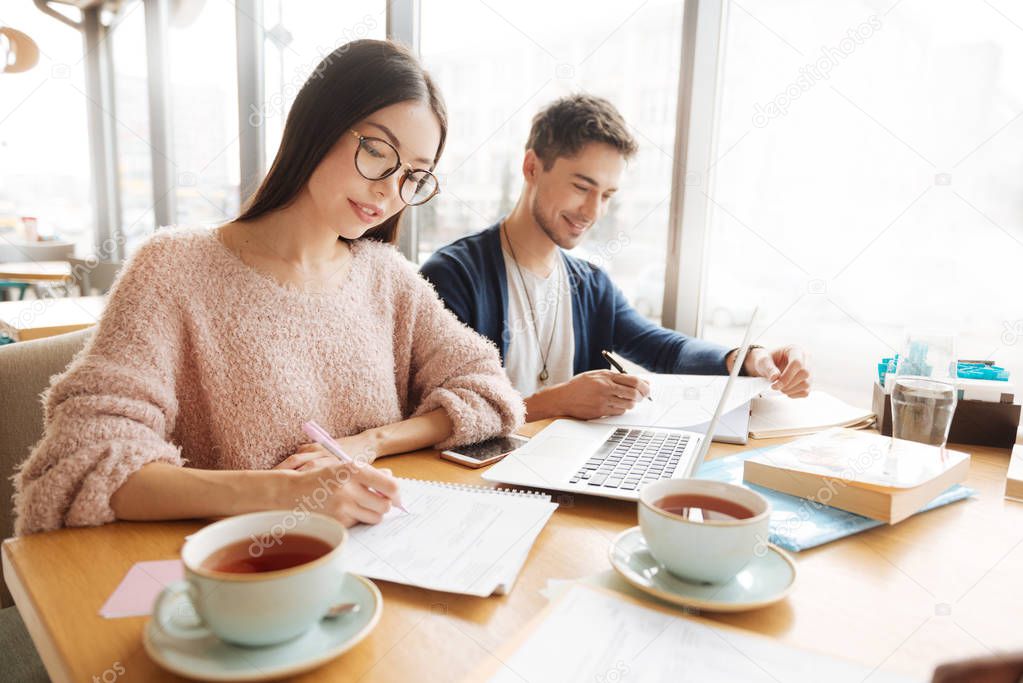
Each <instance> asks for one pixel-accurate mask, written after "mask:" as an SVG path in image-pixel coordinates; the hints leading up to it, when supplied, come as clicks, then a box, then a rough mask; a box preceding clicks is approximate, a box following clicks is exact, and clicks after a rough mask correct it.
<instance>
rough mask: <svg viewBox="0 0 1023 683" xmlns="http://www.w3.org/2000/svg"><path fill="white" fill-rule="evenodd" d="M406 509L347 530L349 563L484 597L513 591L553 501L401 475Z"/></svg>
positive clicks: (365, 571)
mask: <svg viewBox="0 0 1023 683" xmlns="http://www.w3.org/2000/svg"><path fill="white" fill-rule="evenodd" d="M399 482H400V485H401V500H402V503H403V504H404V505H405V507H406V508H408V509H409V512H410V514H405V513H404V512H402V511H400V510H398V509H396V508H395V509H392V510H391V511H390V512H388V513H387V514H386V515H385V516H384V519H383V521H382V522H380V523H379V524H376V525H365V524H364V525H359V526H357V527H354V528H352V529H351V530H350V538H349V542H348V565H347V569H348V570H349V571H351V572H353V573H355V574H361V575H363V576H368V577H370V578H372V579H381V580H384V581H394V582H396V583H404V584H408V585H412V586H419V587H421V588H430V589H433V590H439V591H447V592H450V593H464V594H467V595H477V596H480V597H486V596H488V595H492V594H494V593H498V594H504V593H507V592H508V591H509V590H511V586H512V584H513V583H514V582H515V579H516V577H517V576H518V574H519V571H520V570H521V569H522V565H523V563H525V561H526V557H527V556H528V555H529V550H530V548H531V547H532V546H533V542H534V541H535V540H536V537H537V536H538V535H539V534H540V531H541V530H543V527H544V525H545V524H546V523H547V520H548V519H550V516H551V514H553V512H554V510H555V509H557V507H558V506H557V505H556V504H554V503H552V502H550V496H549V495H546V494H539V493H529V492H524V491H513V490H509V489H491V488H483V487H478V486H463V485H460V484H449V483H445V482H432V481H420V480H417V479H400V480H399Z"/></svg>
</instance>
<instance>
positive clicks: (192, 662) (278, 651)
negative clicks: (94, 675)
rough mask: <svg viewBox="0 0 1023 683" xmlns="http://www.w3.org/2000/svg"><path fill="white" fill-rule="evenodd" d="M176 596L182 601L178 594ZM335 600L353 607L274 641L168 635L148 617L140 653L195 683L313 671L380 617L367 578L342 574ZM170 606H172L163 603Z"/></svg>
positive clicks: (376, 598) (365, 632)
mask: <svg viewBox="0 0 1023 683" xmlns="http://www.w3.org/2000/svg"><path fill="white" fill-rule="evenodd" d="M178 600H187V598H186V597H185V596H184V595H179V596H178V597H177V598H176V599H175V602H176V601H178ZM338 602H339V603H340V602H355V603H358V605H359V611H357V612H355V613H352V614H346V615H342V616H340V617H337V618H336V619H322V620H320V621H319V622H318V623H317V624H315V625H314V626H313V627H312V628H311V629H309V630H308V631H306V632H305V633H304V634H302V635H301V636H299V637H298V638H295V639H294V640H290V641H288V642H286V643H281V644H280V645H271V646H268V647H241V646H238V645H231V644H229V643H225V642H224V641H222V640H220V639H219V638H217V637H216V636H213V635H210V636H206V637H205V638H196V639H194V640H184V639H177V638H172V637H170V636H168V635H166V634H165V633H163V632H162V631H160V630H159V629H157V628H156V627H155V626H154V625H153V620H152V619H150V620H149V623H147V624H146V628H145V630H144V631H143V636H142V640H143V643H144V645H145V647H146V652H148V653H149V656H150V657H152V658H153V661H155V662H156V663H157V664H159V665H160V666H162V667H163V668H164V669H167V670H168V671H172V672H174V673H176V674H179V675H181V676H187V677H188V678H195V679H198V680H201V681H265V680H271V679H277V678H281V677H282V676H293V675H295V674H299V673H302V672H303V671H308V670H310V669H314V668H316V667H318V666H320V665H321V664H324V663H326V662H328V661H330V660H331V659H334V658H335V657H337V656H338V655H340V654H341V653H343V652H346V651H348V650H349V649H351V648H352V647H354V646H355V645H356V644H357V643H358V642H359V641H361V640H362V639H363V638H365V637H366V636H367V635H368V634H369V632H370V631H372V630H373V628H374V627H375V626H376V625H377V622H378V621H380V613H381V611H382V609H383V598H382V597H381V596H380V591H379V590H378V589H377V587H376V586H375V585H374V584H373V583H372V582H371V581H369V580H368V579H365V578H363V577H361V576H356V575H355V574H349V575H348V576H347V577H345V580H344V583H343V585H342V588H341V591H340V597H339V599H338ZM168 608H169V609H174V605H173V604H171V605H168Z"/></svg>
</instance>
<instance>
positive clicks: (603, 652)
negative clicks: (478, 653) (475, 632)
mask: <svg viewBox="0 0 1023 683" xmlns="http://www.w3.org/2000/svg"><path fill="white" fill-rule="evenodd" d="M499 654H500V656H499V658H498V659H499V662H501V663H500V664H497V665H492V666H500V669H499V670H498V671H497V673H496V674H493V675H492V677H491V678H490V679H489V680H490V681H491V683H510V682H512V681H514V682H515V683H520V682H521V681H559V682H567V681H578V682H579V683H583V682H588V681H618V680H621V681H643V682H644V683H660V682H661V681H663V682H664V683H687V682H692V683H696V682H699V683H703V682H704V681H744V682H753V683H756V682H759V681H763V682H764V683H776V682H777V681H785V683H818V681H828V682H829V683H845V682H847V681H848V682H849V683H852V682H854V681H855V683H860V682H861V681H864V680H867V681H870V682H872V683H910V681H919V679H912V678H907V677H903V676H900V675H897V674H890V673H885V672H880V671H872V670H871V669H870V668H868V667H865V666H861V665H859V664H855V663H853V662H848V661H844V660H840V659H836V658H833V657H829V656H826V655H822V654H816V653H813V652H808V651H805V650H800V649H797V648H795V647H791V646H788V645H782V644H780V643H778V642H777V641H776V640H773V639H771V638H767V637H764V636H760V635H755V634H752V633H744V632H740V631H738V630H736V629H731V628H726V627H723V626H713V627H712V626H707V625H705V624H703V623H701V622H699V621H696V620H694V619H689V618H687V617H684V616H682V615H681V614H680V613H678V612H671V611H668V610H667V609H664V608H657V609H655V608H653V607H648V606H645V605H641V604H639V603H637V602H635V601H633V600H631V599H628V598H625V597H622V596H619V595H617V594H614V593H611V592H609V591H606V590H604V589H600V588H593V587H590V586H586V585H582V584H576V585H574V586H572V587H571V588H570V589H568V590H567V591H566V592H565V593H564V594H563V595H561V596H560V597H558V598H556V600H555V602H554V603H553V604H552V606H551V607H550V609H549V611H548V612H547V614H546V616H545V617H544V618H543V620H542V621H541V622H540V623H539V624H538V625H535V626H533V627H532V632H531V633H530V634H529V635H528V636H526V638H525V639H524V640H522V641H520V644H519V645H518V646H517V647H516V648H515V649H514V650H513V651H511V652H510V653H508V654H506V653H504V652H501V653H499ZM492 670H493V669H491V671H492ZM487 673H489V672H487Z"/></svg>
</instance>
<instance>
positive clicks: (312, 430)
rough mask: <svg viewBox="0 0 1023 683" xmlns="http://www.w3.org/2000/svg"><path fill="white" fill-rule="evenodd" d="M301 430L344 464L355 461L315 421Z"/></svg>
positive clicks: (398, 506) (406, 511)
mask: <svg viewBox="0 0 1023 683" xmlns="http://www.w3.org/2000/svg"><path fill="white" fill-rule="evenodd" d="M302 431H304V432H305V433H306V434H307V435H308V436H309V438H310V439H312V440H313V441H315V442H316V443H318V444H320V445H321V446H323V447H324V448H326V449H327V452H328V453H330V454H331V455H333V456H334V457H336V458H337V459H338V460H340V461H341V462H343V463H345V464H346V465H351V464H354V462H355V461H353V460H352V459H351V458H350V457H349V456H348V454H347V453H345V452H344V451H343V450H341V444H339V443H338V442H337V441H334V439H333V437H331V436H330V434H328V433H327V431H326V430H325V429H324V428H323V427H321V426H320V425H318V424H316V422H315V421H313V420H309V421H308V422H306V423H305V424H304V425H302ZM370 491H373V493H375V494H377V495H378V496H380V497H381V498H387V496H385V495H384V494H382V493H380V492H379V491H376V490H374V489H370ZM394 507H396V508H398V509H399V510H401V511H402V512H404V513H405V514H409V511H408V510H406V509H405V507H404V506H403V505H401V504H400V503H395V504H394Z"/></svg>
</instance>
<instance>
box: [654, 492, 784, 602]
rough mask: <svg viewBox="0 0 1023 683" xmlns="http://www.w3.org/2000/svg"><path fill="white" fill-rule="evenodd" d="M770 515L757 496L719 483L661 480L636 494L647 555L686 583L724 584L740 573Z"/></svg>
mask: <svg viewBox="0 0 1023 683" xmlns="http://www.w3.org/2000/svg"><path fill="white" fill-rule="evenodd" d="M770 517H771V504H770V503H769V502H768V501H767V499H766V498H764V497H763V496H762V495H760V494H759V493H757V492H756V491H752V490H750V489H748V488H745V487H742V486H736V485H735V484H725V483H723V482H719V481H708V480H705V479H664V480H662V481H657V482H653V483H651V484H648V485H647V486H644V487H643V489H642V490H641V491H640V494H639V526H640V528H641V529H642V530H643V537H644V538H645V539H646V544H647V547H648V548H650V554H651V555H653V556H654V559H655V560H657V561H658V562H659V563H661V564H662V565H664V567H665V569H667V570H668V571H669V572H671V573H672V574H674V575H676V576H678V577H679V578H682V579H685V580H688V581H698V582H703V583H724V582H726V581H728V580H729V579H731V578H732V577H733V576H735V575H736V574H738V573H739V572H740V571H742V569H743V567H745V566H746V565H747V564H749V562H750V560H752V559H753V556H754V554H755V553H756V552H758V549H763V548H766V545H767V538H768V533H769V532H768V528H767V527H768V522H769V521H770ZM760 552H763V551H762V550H760Z"/></svg>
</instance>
